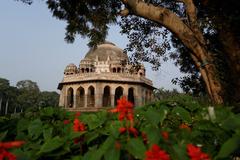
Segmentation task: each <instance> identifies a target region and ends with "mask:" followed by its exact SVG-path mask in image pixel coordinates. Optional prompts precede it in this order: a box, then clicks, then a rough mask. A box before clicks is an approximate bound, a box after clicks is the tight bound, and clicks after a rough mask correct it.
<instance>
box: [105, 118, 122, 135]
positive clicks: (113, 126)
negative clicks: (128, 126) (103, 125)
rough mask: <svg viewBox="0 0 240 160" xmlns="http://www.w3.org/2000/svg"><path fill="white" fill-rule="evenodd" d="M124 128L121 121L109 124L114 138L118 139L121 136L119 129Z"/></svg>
mask: <svg viewBox="0 0 240 160" xmlns="http://www.w3.org/2000/svg"><path fill="white" fill-rule="evenodd" d="M121 126H122V124H121V122H120V121H112V122H111V123H109V124H108V129H109V132H110V134H111V135H112V136H114V137H115V138H117V137H118V136H119V134H120V133H119V128H120V127H121Z"/></svg>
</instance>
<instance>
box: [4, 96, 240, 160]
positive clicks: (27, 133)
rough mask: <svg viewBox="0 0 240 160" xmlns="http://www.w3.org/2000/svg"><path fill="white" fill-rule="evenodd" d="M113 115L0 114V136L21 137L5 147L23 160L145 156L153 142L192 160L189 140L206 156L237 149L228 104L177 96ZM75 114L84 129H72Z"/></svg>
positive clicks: (237, 125)
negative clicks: (17, 143) (124, 114)
mask: <svg viewBox="0 0 240 160" xmlns="http://www.w3.org/2000/svg"><path fill="white" fill-rule="evenodd" d="M118 115H119V113H111V112H108V111H101V112H97V113H81V115H80V116H76V115H75V113H71V112H66V111H64V110H61V109H58V108H51V107H48V108H43V109H41V110H39V111H35V112H25V113H22V114H20V115H13V116H12V117H1V118H0V133H1V135H0V141H2V142H6V141H14V140H23V141H25V142H26V143H25V144H24V145H23V146H22V147H20V148H12V149H11V150H10V152H12V153H14V154H15V155H17V157H18V159H24V160H28V159H29V160H32V159H38V160H46V159H66V160H67V159H72V160H79V159H83V160H91V159H92V160H98V159H109V160H115V159H116V160H118V159H145V158H146V151H148V153H151V151H150V149H151V147H152V146H153V145H154V144H156V145H158V146H160V148H161V150H164V151H165V153H166V154H168V155H169V157H170V158H171V159H173V160H182V159H184V160H185V159H186V160H188V159H191V158H190V157H189V153H188V149H187V146H188V144H194V145H195V146H198V147H200V148H201V152H202V153H207V154H208V155H209V156H210V157H211V159H223V160H225V159H232V158H233V157H234V156H238V154H239V150H240V115H239V114H234V113H233V112H231V110H230V108H229V107H221V106H217V107H214V108H213V107H208V106H204V105H201V104H200V103H199V102H198V101H196V100H194V99H193V98H192V97H189V96H181V97H174V98H172V99H167V100H164V101H159V102H156V103H152V104H148V105H146V106H142V107H136V108H135V109H134V120H133V121H132V120H131V118H126V119H124V120H122V121H120V120H119V117H118ZM75 119H79V121H80V123H82V124H84V127H85V128H83V129H82V130H79V131H74V130H73V125H74V123H75V122H74V120H75ZM131 127H132V128H134V129H136V130H131V129H130V128H131ZM124 128H125V129H126V130H124ZM121 129H123V130H122V131H120V130H121Z"/></svg>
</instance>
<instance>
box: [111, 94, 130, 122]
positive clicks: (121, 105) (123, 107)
mask: <svg viewBox="0 0 240 160" xmlns="http://www.w3.org/2000/svg"><path fill="white" fill-rule="evenodd" d="M109 112H112V113H116V112H119V116H118V119H119V120H120V121H122V120H124V119H125V118H126V119H127V120H130V121H132V120H133V117H134V116H133V104H132V103H131V102H129V101H127V99H126V97H123V98H121V99H119V100H118V101H117V106H116V108H114V109H112V110H110V111H109Z"/></svg>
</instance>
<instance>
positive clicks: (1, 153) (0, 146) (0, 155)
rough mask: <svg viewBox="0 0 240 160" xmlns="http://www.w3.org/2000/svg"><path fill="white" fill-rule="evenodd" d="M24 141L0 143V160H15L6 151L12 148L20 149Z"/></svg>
mask: <svg viewBox="0 0 240 160" xmlns="http://www.w3.org/2000/svg"><path fill="white" fill-rule="evenodd" d="M24 143H25V142H24V141H12V142H0V160H3V159H5V158H7V159H8V160H16V158H17V157H16V156H15V155H14V154H12V153H10V152H8V151H7V150H6V149H9V148H13V147H20V146H21V145H23V144H24Z"/></svg>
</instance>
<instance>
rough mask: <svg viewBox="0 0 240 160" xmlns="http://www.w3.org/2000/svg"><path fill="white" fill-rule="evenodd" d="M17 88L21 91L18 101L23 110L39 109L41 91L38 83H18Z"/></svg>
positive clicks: (28, 81) (29, 81)
mask: <svg viewBox="0 0 240 160" xmlns="http://www.w3.org/2000/svg"><path fill="white" fill-rule="evenodd" d="M16 86H17V88H18V90H19V95H18V97H17V100H18V103H19V105H20V106H21V108H24V109H26V108H29V107H38V98H39V95H40V90H39V87H38V85H37V83H36V82H33V81H31V80H22V81H19V82H17V84H16Z"/></svg>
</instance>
